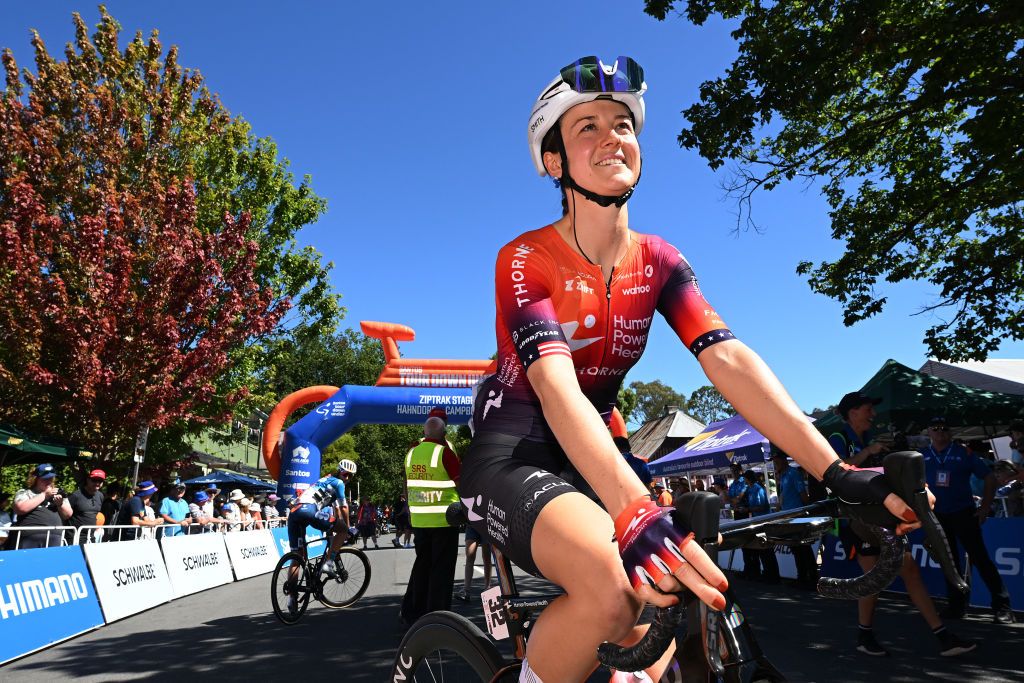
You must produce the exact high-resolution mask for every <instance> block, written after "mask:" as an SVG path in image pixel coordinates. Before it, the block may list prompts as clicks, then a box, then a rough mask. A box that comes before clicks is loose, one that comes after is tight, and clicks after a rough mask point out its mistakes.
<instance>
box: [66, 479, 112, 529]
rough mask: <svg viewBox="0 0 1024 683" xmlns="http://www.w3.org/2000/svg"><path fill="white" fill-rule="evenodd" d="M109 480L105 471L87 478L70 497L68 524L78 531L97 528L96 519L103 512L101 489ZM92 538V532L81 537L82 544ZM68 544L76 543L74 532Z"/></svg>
mask: <svg viewBox="0 0 1024 683" xmlns="http://www.w3.org/2000/svg"><path fill="white" fill-rule="evenodd" d="M106 480H107V473H106V472H104V471H103V470H99V469H96V470H93V471H92V472H90V473H89V476H88V477H86V479H85V482H83V484H82V486H80V487H79V488H78V489H77V490H76V491H75V492H74V493H72V494H71V495H70V496H68V503H70V504H71V517H70V518H69V519H68V523H69V524H70V525H71V526H73V527H75V528H76V529H77V528H79V527H83V526H97V522H96V517H97V515H99V513H100V511H101V510H103V492H102V491H100V487H101V486H103V484H104V482H106ZM91 538H92V534H91V532H87V533H86V534H84V535H83V536H81V537H80V540H79V542H80V543H88V542H89V541H90V540H91ZM68 542H69V543H74V542H75V541H74V532H72V533H71V534H69V535H68Z"/></svg>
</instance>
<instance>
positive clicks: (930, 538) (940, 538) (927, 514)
mask: <svg viewBox="0 0 1024 683" xmlns="http://www.w3.org/2000/svg"><path fill="white" fill-rule="evenodd" d="M882 467H883V469H884V470H885V478H886V481H888V482H889V485H890V486H891V487H892V489H893V491H894V492H895V493H896V495H898V496H899V497H900V498H902V499H903V500H904V502H906V503H907V505H909V506H910V509H911V510H913V511H914V514H916V515H917V519H918V520H919V521H920V522H921V528H922V529H923V530H924V547H925V548H926V549H927V550H928V554H929V555H931V556H932V559H934V560H935V561H937V562H938V563H939V566H940V567H942V573H943V574H945V576H946V581H947V582H948V583H950V584H952V585H953V586H954V587H955V588H956V589H957V590H958V591H960V592H961V593H962V594H964V595H967V593H968V592H970V590H971V587H970V586H969V585H968V584H967V582H966V581H965V580H964V578H963V577H962V576H961V575H960V572H959V571H957V568H956V563H955V562H954V561H953V552H952V550H950V548H949V540H948V539H947V538H946V533H945V532H944V531H943V530H942V526H941V525H940V524H939V520H938V518H937V517H936V516H935V513H934V512H933V511H932V508H931V505H929V504H928V491H927V490H926V489H925V467H924V456H923V455H921V454H920V453H918V452H917V451H900V452H897V453H890V454H889V455H887V456H886V457H885V459H884V460H883V461H882Z"/></svg>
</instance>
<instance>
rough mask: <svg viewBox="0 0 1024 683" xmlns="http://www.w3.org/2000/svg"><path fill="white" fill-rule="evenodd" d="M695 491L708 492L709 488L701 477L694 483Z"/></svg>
mask: <svg viewBox="0 0 1024 683" xmlns="http://www.w3.org/2000/svg"><path fill="white" fill-rule="evenodd" d="M693 490H694V491H707V490H708V486H707V484H706V483H705V482H704V480H703V479H701V478H700V477H697V479H695V480H694V482H693Z"/></svg>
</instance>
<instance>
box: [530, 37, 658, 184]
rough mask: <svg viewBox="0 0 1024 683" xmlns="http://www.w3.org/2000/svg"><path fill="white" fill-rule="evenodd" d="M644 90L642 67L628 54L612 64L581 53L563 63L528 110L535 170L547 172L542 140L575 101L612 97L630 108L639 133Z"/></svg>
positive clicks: (543, 173) (580, 102) (581, 101)
mask: <svg viewBox="0 0 1024 683" xmlns="http://www.w3.org/2000/svg"><path fill="white" fill-rule="evenodd" d="M646 91H647V83H646V82H645V81H644V70H643V69H642V68H641V67H640V65H639V64H637V63H636V62H635V61H633V60H632V59H631V58H629V57H619V58H618V59H616V60H615V62H614V63H613V64H612V65H611V66H607V65H605V64H604V63H603V62H602V61H601V60H600V59H598V58H597V57H580V58H579V59H577V60H576V61H575V62H573V63H572V64H570V65H568V66H566V67H564V68H563V69H562V70H561V71H559V74H558V77H557V78H555V79H554V80H553V81H551V83H549V84H548V86H547V87H546V88H544V90H543V92H541V94H540V97H538V98H537V101H536V102H534V103H533V111H531V112H530V123H529V125H528V126H527V136H528V138H529V142H530V156H531V157H532V158H533V165H534V166H535V167H536V168H537V173H539V174H540V175H542V176H545V175H547V174H548V171H547V169H546V168H544V158H543V155H542V153H541V144H542V143H543V142H544V136H545V135H547V133H548V131H549V130H551V127H552V126H554V125H555V124H556V123H557V122H558V119H560V118H561V117H562V114H564V113H565V112H567V111H569V109H571V108H572V107H575V106H576V105H577V104H582V103H584V102H592V101H593V100H596V99H601V98H604V99H612V100H615V101H616V102H621V103H622V104H624V105H626V106H627V107H628V108H629V111H630V112H631V113H632V114H633V127H634V128H635V130H636V132H637V133H638V134H639V133H640V131H641V130H642V129H643V127H644V93H645V92H646Z"/></svg>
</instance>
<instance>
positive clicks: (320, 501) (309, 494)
mask: <svg viewBox="0 0 1024 683" xmlns="http://www.w3.org/2000/svg"><path fill="white" fill-rule="evenodd" d="M336 500H340V501H342V503H344V502H345V482H343V481H342V480H341V479H338V478H337V477H335V476H326V477H323V478H322V479H319V480H317V481H316V482H314V483H313V485H312V486H310V487H309V488H308V489H306V490H305V491H303V492H302V495H301V496H299V500H298V501H297V502H298V503H299V504H302V505H306V504H310V503H311V504H313V505H316V507H317V509H318V510H322V509H323V508H326V507H330V506H331V505H333V504H334V501H336Z"/></svg>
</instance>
